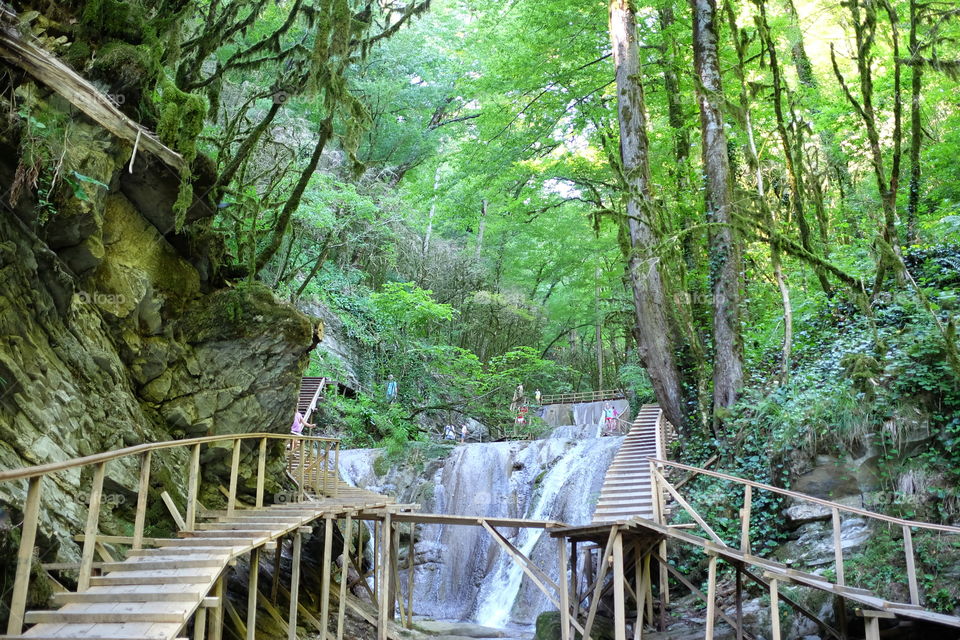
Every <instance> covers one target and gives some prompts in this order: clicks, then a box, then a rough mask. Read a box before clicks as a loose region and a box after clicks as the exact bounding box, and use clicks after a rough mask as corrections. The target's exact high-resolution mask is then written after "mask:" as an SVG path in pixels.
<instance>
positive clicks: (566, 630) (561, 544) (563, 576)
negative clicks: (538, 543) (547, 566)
mask: <svg viewBox="0 0 960 640" xmlns="http://www.w3.org/2000/svg"><path fill="white" fill-rule="evenodd" d="M557 550H558V551H559V555H558V558H557V567H558V569H557V585H559V587H560V640H570V583H569V582H567V541H566V539H564V538H558V539H557Z"/></svg>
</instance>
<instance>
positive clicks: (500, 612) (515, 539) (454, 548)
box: [340, 403, 621, 626]
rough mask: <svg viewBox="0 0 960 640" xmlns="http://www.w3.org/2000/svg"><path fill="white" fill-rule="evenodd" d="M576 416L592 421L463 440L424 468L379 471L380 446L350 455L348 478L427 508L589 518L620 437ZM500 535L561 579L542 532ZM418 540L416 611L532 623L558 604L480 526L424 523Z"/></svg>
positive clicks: (344, 456) (344, 461) (345, 467)
mask: <svg viewBox="0 0 960 640" xmlns="http://www.w3.org/2000/svg"><path fill="white" fill-rule="evenodd" d="M591 404H600V405H601V406H602V403H591ZM575 413H577V414H580V415H582V416H584V417H588V416H589V417H590V418H591V422H590V423H587V424H583V423H581V424H580V425H578V426H562V427H558V428H556V429H554V431H553V432H552V433H551V436H550V437H548V438H545V439H542V440H534V441H524V442H496V443H483V444H465V445H458V446H456V447H454V448H452V450H451V452H450V453H449V455H447V456H446V457H445V458H443V459H441V460H437V461H435V462H434V463H433V464H428V465H427V466H426V470H425V471H423V472H421V473H416V472H415V471H414V470H413V469H412V468H409V467H400V468H396V469H391V470H390V471H389V472H388V473H386V474H384V475H383V476H378V474H377V473H376V471H375V469H374V467H375V466H376V465H374V462H375V460H376V459H377V458H378V457H379V456H380V455H381V453H382V452H381V451H380V450H370V449H362V450H350V451H344V452H341V456H340V472H341V476H342V477H343V478H344V480H346V481H347V482H349V483H351V484H354V485H357V486H362V487H366V488H369V489H371V490H374V491H378V492H381V493H391V494H393V495H396V497H397V499H398V500H399V501H401V502H418V503H420V505H421V511H423V512H433V513H444V514H451V515H470V516H486V517H501V518H527V519H536V520H555V521H560V522H565V523H568V524H571V525H577V524H586V523H588V522H589V521H590V520H591V517H592V514H593V508H594V505H595V503H596V500H597V498H598V496H599V494H600V486H601V485H602V483H603V476H604V474H605V473H606V469H607V467H608V466H609V465H610V462H611V461H612V459H613V456H614V454H615V453H616V451H617V448H618V446H619V443H620V441H621V438H600V437H597V436H598V433H599V429H598V427H597V424H598V421H595V420H592V418H593V417H594V416H593V414H595V413H596V411H595V410H594V409H593V408H590V409H589V410H585V411H584V410H581V411H576V412H575ZM500 531H501V533H502V534H503V535H504V536H505V537H507V538H508V539H509V540H510V541H511V543H512V544H513V545H514V546H516V547H517V548H518V549H520V550H521V551H522V552H523V553H524V554H525V555H527V557H529V558H531V559H532V560H533V561H534V562H535V563H536V564H537V566H539V567H541V568H543V569H545V570H546V571H547V572H548V573H549V574H550V575H551V577H552V578H553V579H556V577H557V542H556V541H555V540H554V539H552V538H550V536H549V535H548V534H546V533H544V531H543V530H542V529H526V528H524V529H519V530H518V529H506V528H504V529H500ZM416 540H417V542H416V572H415V586H414V610H415V611H416V613H417V614H418V615H425V616H429V617H431V618H437V619H444V620H457V621H476V622H479V623H481V624H485V625H488V626H507V625H518V626H529V625H532V624H533V622H534V621H535V620H536V617H537V615H539V614H540V613H541V612H542V611H545V610H547V609H550V608H553V605H552V604H551V603H550V600H549V599H548V598H547V597H546V596H545V595H544V594H542V593H541V592H540V591H539V590H538V589H537V587H536V586H535V585H533V584H532V583H531V582H530V581H529V580H524V579H523V572H522V570H521V569H520V567H519V566H518V565H516V564H515V563H514V562H513V561H512V560H511V559H510V558H509V557H508V556H507V554H505V553H504V552H503V551H502V549H501V548H500V546H499V545H498V544H497V543H496V542H495V541H493V540H492V539H491V537H490V535H489V534H488V533H487V531H486V530H485V529H483V528H482V527H477V526H452V525H436V524H432V525H419V526H418V527H417V534H416ZM401 579H402V580H403V578H402V577H401ZM401 587H402V589H403V591H404V592H406V588H405V584H401Z"/></svg>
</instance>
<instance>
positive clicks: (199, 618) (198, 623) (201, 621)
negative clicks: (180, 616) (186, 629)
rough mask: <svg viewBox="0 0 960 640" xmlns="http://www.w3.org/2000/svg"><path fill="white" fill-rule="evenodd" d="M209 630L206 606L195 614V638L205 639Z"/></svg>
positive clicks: (196, 639)
mask: <svg viewBox="0 0 960 640" xmlns="http://www.w3.org/2000/svg"><path fill="white" fill-rule="evenodd" d="M206 631H207V610H206V608H205V607H200V608H199V609H197V611H196V613H194V614H193V640H204V637H205V635H206Z"/></svg>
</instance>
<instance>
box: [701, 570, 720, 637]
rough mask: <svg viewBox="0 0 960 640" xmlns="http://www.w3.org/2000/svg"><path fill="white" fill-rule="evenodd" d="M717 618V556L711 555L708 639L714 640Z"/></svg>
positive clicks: (708, 591)
mask: <svg viewBox="0 0 960 640" xmlns="http://www.w3.org/2000/svg"><path fill="white" fill-rule="evenodd" d="M716 618H717V556H715V555H711V556H710V563H709V565H708V566H707V628H706V632H705V634H704V638H705V639H706V640H713V625H714V624H715V623H716Z"/></svg>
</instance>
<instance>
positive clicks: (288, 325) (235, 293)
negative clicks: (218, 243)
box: [178, 282, 313, 350]
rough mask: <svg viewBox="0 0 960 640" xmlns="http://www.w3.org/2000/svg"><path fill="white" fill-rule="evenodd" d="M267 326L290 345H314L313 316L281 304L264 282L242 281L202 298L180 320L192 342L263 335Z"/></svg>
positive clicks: (181, 328) (305, 346)
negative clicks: (311, 319)
mask: <svg viewBox="0 0 960 640" xmlns="http://www.w3.org/2000/svg"><path fill="white" fill-rule="evenodd" d="M265 327H270V328H271V331H272V332H273V333H274V334H279V335H282V336H283V339H284V342H286V343H287V344H290V345H302V346H303V348H304V350H307V349H309V348H310V347H311V346H312V345H313V325H312V324H311V323H310V319H309V318H307V316H305V315H303V314H302V313H300V312H298V311H297V310H296V309H294V308H293V307H291V306H288V305H284V304H280V303H278V302H277V301H276V299H275V298H274V296H273V292H272V291H271V290H270V289H269V288H268V287H266V286H264V285H263V284H260V283H258V282H254V283H241V284H238V285H237V286H235V287H232V288H227V289H221V290H219V291H215V292H214V293H211V294H210V295H208V296H206V297H204V298H202V299H201V300H199V301H198V302H197V304H195V305H193V307H192V308H191V309H190V310H189V311H188V312H187V313H185V314H184V315H183V316H182V317H181V318H180V322H179V323H178V328H179V330H180V331H182V332H183V336H184V338H185V339H186V340H187V341H188V342H190V343H194V344H196V343H201V342H216V341H219V340H237V339H245V338H253V337H258V336H262V335H263V333H264V329H265Z"/></svg>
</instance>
